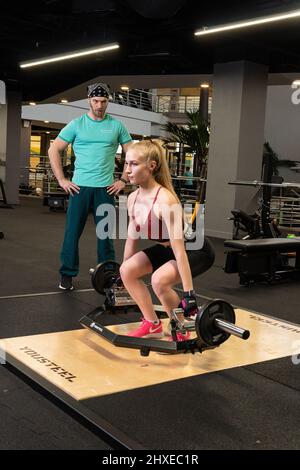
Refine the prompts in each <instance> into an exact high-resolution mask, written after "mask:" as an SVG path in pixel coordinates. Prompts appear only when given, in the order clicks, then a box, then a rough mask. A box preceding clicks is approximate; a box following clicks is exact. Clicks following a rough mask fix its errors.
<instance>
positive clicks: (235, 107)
mask: <svg viewBox="0 0 300 470" xmlns="http://www.w3.org/2000/svg"><path fill="white" fill-rule="evenodd" d="M267 78H268V70H267V67H266V66H263V65H259V64H254V63H251V62H246V61H241V62H230V63H225V64H216V65H215V68H214V81H213V97H212V114H211V135H210V146H209V158H208V175H207V192H206V206H205V232H206V234H207V235H211V236H215V237H218V238H231V236H232V222H229V221H228V220H227V218H228V217H230V216H231V212H230V211H231V210H232V209H234V208H236V209H242V210H244V211H252V210H255V205H256V202H257V201H256V197H255V195H256V193H257V189H254V188H251V187H249V188H248V187H244V186H243V187H241V186H231V185H228V182H229V181H232V180H236V179H244V180H254V179H257V180H259V179H260V177H261V165H262V156H263V143H264V124H265V106H266V92H267Z"/></svg>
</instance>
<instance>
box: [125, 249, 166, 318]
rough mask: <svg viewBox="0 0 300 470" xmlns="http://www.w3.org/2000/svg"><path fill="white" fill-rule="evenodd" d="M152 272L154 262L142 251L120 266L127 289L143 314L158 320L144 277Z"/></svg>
mask: <svg viewBox="0 0 300 470" xmlns="http://www.w3.org/2000/svg"><path fill="white" fill-rule="evenodd" d="M151 272H152V264H151V263H150V261H149V258H148V256H147V255H146V254H145V253H144V252H143V251H140V252H139V253H136V254H135V255H133V256H132V257H131V258H129V259H128V260H126V261H124V263H123V264H122V265H121V267H120V275H121V278H122V281H123V283H124V286H125V287H126V289H127V291H128V292H129V294H130V295H131V297H132V298H133V300H135V302H136V303H137V305H138V306H139V308H140V310H141V312H142V314H143V316H144V317H145V319H146V320H148V321H150V322H157V321H158V318H157V315H156V313H155V311H154V308H153V303H152V298H151V296H150V293H149V290H148V288H147V286H146V285H145V283H144V282H143V281H142V279H141V278H142V277H143V276H145V275H146V274H150V273H151Z"/></svg>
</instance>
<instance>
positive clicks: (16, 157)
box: [0, 91, 21, 204]
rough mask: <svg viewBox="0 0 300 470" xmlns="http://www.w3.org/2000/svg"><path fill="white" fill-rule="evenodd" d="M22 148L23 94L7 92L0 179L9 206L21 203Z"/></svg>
mask: <svg viewBox="0 0 300 470" xmlns="http://www.w3.org/2000/svg"><path fill="white" fill-rule="evenodd" d="M20 146H21V93H20V92H18V91H7V93H6V104H2V105H0V159H1V160H0V178H1V179H2V180H3V181H4V183H5V192H6V198H7V202H8V203H9V204H18V203H19V180H20Z"/></svg>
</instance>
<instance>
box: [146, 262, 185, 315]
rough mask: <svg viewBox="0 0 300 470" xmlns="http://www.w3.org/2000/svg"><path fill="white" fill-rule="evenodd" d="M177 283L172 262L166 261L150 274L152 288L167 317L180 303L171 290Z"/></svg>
mask: <svg viewBox="0 0 300 470" xmlns="http://www.w3.org/2000/svg"><path fill="white" fill-rule="evenodd" d="M179 283H180V275H179V272H178V269H177V263H176V261H174V260H171V261H168V262H167V263H165V264H164V265H163V266H161V267H160V268H158V269H157V270H156V271H155V272H154V273H153V274H152V278H151V284H152V288H153V290H154V292H155V294H156V295H157V297H158V298H159V300H160V302H161V304H162V306H163V307H164V310H165V312H166V313H167V314H168V315H169V317H170V315H171V312H172V310H173V309H174V308H177V307H178V304H179V302H180V299H179V297H178V294H177V292H176V291H175V290H174V289H173V286H175V285H176V284H179Z"/></svg>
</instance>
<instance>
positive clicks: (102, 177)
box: [58, 114, 131, 188]
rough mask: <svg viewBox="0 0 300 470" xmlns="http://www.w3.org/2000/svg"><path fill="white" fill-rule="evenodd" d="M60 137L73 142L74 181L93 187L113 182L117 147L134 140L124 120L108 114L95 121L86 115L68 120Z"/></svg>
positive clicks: (80, 184) (101, 186)
mask: <svg viewBox="0 0 300 470" xmlns="http://www.w3.org/2000/svg"><path fill="white" fill-rule="evenodd" d="M58 137H59V138H60V139H62V140H64V141H65V142H68V143H70V144H72V146H73V149H74V154H75V157H76V158H75V168H74V175H73V178H72V181H73V182H74V183H75V184H78V186H89V187H93V188H103V187H106V186H108V185H110V184H112V182H113V172H114V167H115V157H116V152H117V149H118V146H119V144H126V143H127V142H130V141H131V137H130V135H129V133H128V131H127V129H126V128H125V126H124V125H123V124H122V122H121V121H118V119H114V118H113V117H111V116H110V115H109V114H106V115H105V117H104V119H102V121H95V120H94V119H92V118H90V117H89V116H88V115H87V114H84V115H83V116H80V117H79V118H77V119H73V121H71V122H69V124H67V125H66V126H65V127H64V128H63V129H62V130H61V131H60V133H59V134H58Z"/></svg>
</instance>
